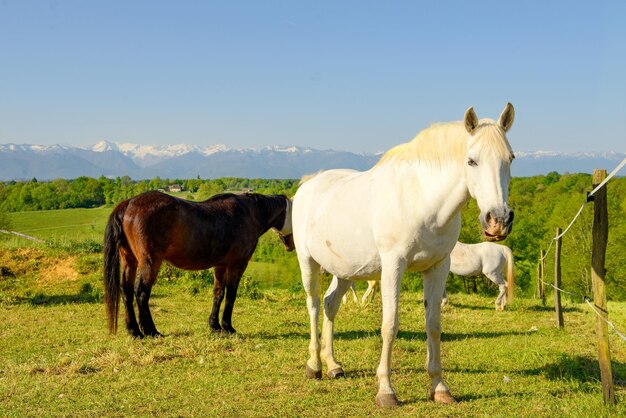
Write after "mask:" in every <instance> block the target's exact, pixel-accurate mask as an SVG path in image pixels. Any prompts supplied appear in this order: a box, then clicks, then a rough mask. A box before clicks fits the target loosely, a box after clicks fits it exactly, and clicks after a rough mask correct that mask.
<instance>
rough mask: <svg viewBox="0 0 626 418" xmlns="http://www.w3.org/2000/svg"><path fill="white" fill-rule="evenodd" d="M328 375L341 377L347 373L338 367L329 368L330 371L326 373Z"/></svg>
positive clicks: (334, 377) (336, 377)
mask: <svg viewBox="0 0 626 418" xmlns="http://www.w3.org/2000/svg"><path fill="white" fill-rule="evenodd" d="M326 376H328V377H330V378H331V379H339V378H340V377H346V373H345V372H344V371H343V369H342V368H341V367H337V368H336V369H332V370H329V371H328V373H326Z"/></svg>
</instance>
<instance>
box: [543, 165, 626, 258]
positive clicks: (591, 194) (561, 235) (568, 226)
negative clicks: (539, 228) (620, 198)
mask: <svg viewBox="0 0 626 418" xmlns="http://www.w3.org/2000/svg"><path fill="white" fill-rule="evenodd" d="M625 165H626V158H624V159H623V160H622V162H621V163H619V164H618V165H617V167H615V168H614V169H613V171H611V174H609V175H608V176H606V178H605V179H604V181H602V183H600V184H598V185H597V186H596V187H595V188H594V189H593V190H592V191H591V192H589V194H588V195H587V200H585V202H583V204H582V206H581V207H580V209H578V213H577V214H576V216H574V219H572V221H571V222H570V223H569V225H567V228H565V230H564V231H563V232H562V233H561V234H559V235H556V236H555V237H554V238H552V239H551V240H550V245H549V246H548V249H547V250H546V253H545V254H544V256H543V257H541V258H540V259H539V261H543V260H545V259H546V257H547V256H548V254H549V253H550V249H551V248H552V244H553V243H554V241H556V240H558V239H559V238H561V237H563V235H565V234H566V233H567V231H569V229H570V228H571V227H572V225H574V222H576V219H578V217H579V216H580V214H581V213H583V209H585V206H587V203H589V202H590V201H591V197H592V196H593V195H594V194H595V193H596V192H597V191H598V190H600V189H601V188H602V187H603V186H604V185H605V184H606V183H607V182H608V181H609V180H611V179H612V178H613V177H614V176H615V175H616V174H617V173H618V172H619V171H620V170H621V169H622V168H624V166H625Z"/></svg>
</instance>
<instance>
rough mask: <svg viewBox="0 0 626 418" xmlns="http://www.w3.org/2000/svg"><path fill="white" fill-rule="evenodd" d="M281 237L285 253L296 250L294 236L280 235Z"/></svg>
mask: <svg viewBox="0 0 626 418" xmlns="http://www.w3.org/2000/svg"><path fill="white" fill-rule="evenodd" d="M278 236H279V237H280V240H281V241H282V242H283V245H284V246H285V251H293V250H295V249H296V245H295V244H294V242H293V234H289V235H280V234H279V235H278Z"/></svg>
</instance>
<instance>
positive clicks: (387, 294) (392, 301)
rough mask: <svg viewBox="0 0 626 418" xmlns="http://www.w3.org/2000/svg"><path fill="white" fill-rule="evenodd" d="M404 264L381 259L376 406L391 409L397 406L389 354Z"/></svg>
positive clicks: (393, 334)
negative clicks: (379, 352) (381, 346)
mask: <svg viewBox="0 0 626 418" xmlns="http://www.w3.org/2000/svg"><path fill="white" fill-rule="evenodd" d="M405 268H406V262H405V261H404V260H400V259H390V260H387V261H385V260H384V259H383V264H382V272H381V277H380V296H381V299H382V303H383V322H382V326H381V330H380V333H381V335H382V338H383V349H382V352H381V355H380V363H379V364H378V369H377V370H376V377H377V378H378V393H377V394H376V405H378V406H381V407H393V406H397V405H398V404H399V402H398V398H397V397H396V393H395V391H394V390H393V387H392V386H391V352H392V349H393V342H394V340H395V338H396V334H397V333H398V327H399V325H400V324H399V320H398V303H399V301H400V285H401V283H402V274H403V273H404V269H405Z"/></svg>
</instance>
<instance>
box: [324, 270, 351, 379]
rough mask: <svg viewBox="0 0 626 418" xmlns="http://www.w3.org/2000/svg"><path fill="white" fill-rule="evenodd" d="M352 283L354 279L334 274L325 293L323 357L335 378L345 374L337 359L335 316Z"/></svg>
mask: <svg viewBox="0 0 626 418" xmlns="http://www.w3.org/2000/svg"><path fill="white" fill-rule="evenodd" d="M351 285H354V282H353V281H351V280H344V279H339V278H337V276H333V280H332V282H331V283H330V286H329V287H328V290H327V291H326V295H324V324H323V326H322V350H321V357H322V359H323V360H324V362H325V363H326V366H327V367H328V372H327V373H326V375H327V376H328V377H330V378H333V379H334V378H337V377H343V376H344V375H345V373H344V371H343V369H342V368H341V364H340V363H337V362H336V361H335V353H334V349H333V329H334V324H335V317H336V316H337V311H339V306H340V305H341V299H342V297H343V296H344V294H345V293H346V292H347V291H348V289H349V288H350V287H351Z"/></svg>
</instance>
